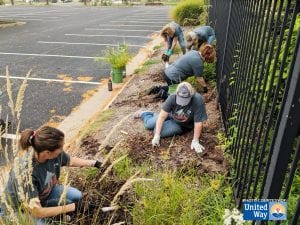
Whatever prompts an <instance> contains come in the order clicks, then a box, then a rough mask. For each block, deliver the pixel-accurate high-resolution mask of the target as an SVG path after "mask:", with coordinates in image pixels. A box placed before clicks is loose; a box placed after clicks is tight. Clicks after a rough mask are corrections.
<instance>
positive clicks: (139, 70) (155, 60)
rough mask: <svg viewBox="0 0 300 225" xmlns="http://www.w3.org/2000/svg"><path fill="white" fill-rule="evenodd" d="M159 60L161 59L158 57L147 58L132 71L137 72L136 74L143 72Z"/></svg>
mask: <svg viewBox="0 0 300 225" xmlns="http://www.w3.org/2000/svg"><path fill="white" fill-rule="evenodd" d="M160 62H161V60H159V59H149V60H147V61H146V62H145V63H144V64H143V65H142V66H141V67H139V68H137V69H136V70H135V71H134V73H137V74H139V73H143V72H145V71H147V70H148V69H149V67H150V66H151V65H155V64H158V63H160Z"/></svg>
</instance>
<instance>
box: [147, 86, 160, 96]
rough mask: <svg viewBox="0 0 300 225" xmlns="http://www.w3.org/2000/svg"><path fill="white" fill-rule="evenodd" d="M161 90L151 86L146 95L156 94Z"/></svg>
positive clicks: (158, 87)
mask: <svg viewBox="0 0 300 225" xmlns="http://www.w3.org/2000/svg"><path fill="white" fill-rule="evenodd" d="M160 90H161V86H153V87H151V88H150V89H149V90H148V95H153V94H157V93H158V92H159V91H160Z"/></svg>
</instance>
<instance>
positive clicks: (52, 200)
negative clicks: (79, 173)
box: [0, 185, 82, 225]
mask: <svg viewBox="0 0 300 225" xmlns="http://www.w3.org/2000/svg"><path fill="white" fill-rule="evenodd" d="M63 191H64V186H63V185H55V186H54V187H53V189H52V191H51V193H50V195H49V196H48V198H47V200H46V201H44V202H43V203H42V206H43V207H51V206H58V203H59V200H60V196H61V195H62V193H63ZM81 198H82V193H81V191H79V190H78V189H76V188H73V187H68V189H67V191H66V198H65V199H63V201H62V203H63V204H64V203H65V204H71V203H77V202H78V201H79V200H80V199H81ZM1 208H2V207H1V204H0V217H2V218H4V217H3V216H4V215H5V214H4V212H3V208H2V209H1ZM16 216H18V213H16ZM32 219H33V220H34V221H35V223H36V225H44V224H46V223H47V218H42V219H37V218H32Z"/></svg>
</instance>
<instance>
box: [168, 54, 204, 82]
mask: <svg viewBox="0 0 300 225" xmlns="http://www.w3.org/2000/svg"><path fill="white" fill-rule="evenodd" d="M203 69H204V63H203V60H202V59H201V57H200V54H199V52H198V51H195V50H191V51H189V52H188V53H187V54H185V55H183V56H181V57H180V58H179V59H177V60H176V61H175V62H174V63H172V64H171V65H170V66H169V67H168V68H167V69H165V74H166V76H167V77H168V78H169V79H170V80H171V81H173V82H174V83H180V82H181V81H184V80H185V79H186V78H188V77H190V76H193V75H194V76H195V77H201V76H202V74H203Z"/></svg>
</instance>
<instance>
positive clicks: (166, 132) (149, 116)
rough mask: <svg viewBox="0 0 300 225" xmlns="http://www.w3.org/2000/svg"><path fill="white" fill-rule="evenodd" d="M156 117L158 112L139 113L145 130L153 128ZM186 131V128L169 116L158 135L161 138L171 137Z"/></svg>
mask: <svg viewBox="0 0 300 225" xmlns="http://www.w3.org/2000/svg"><path fill="white" fill-rule="evenodd" d="M157 118H158V114H154V113H153V112H143V113H142V114H141V119H142V120H143V122H144V125H145V127H146V129H147V130H155V125H156V120H157ZM186 131H187V130H186V129H184V128H183V127H181V126H180V125H179V124H178V123H176V122H175V121H174V120H173V119H172V118H171V117H168V118H167V119H166V120H165V121H164V123H163V127H162V130H161V132H160V136H161V137H162V138H165V137H172V136H174V135H180V134H183V133H184V132H186Z"/></svg>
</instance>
